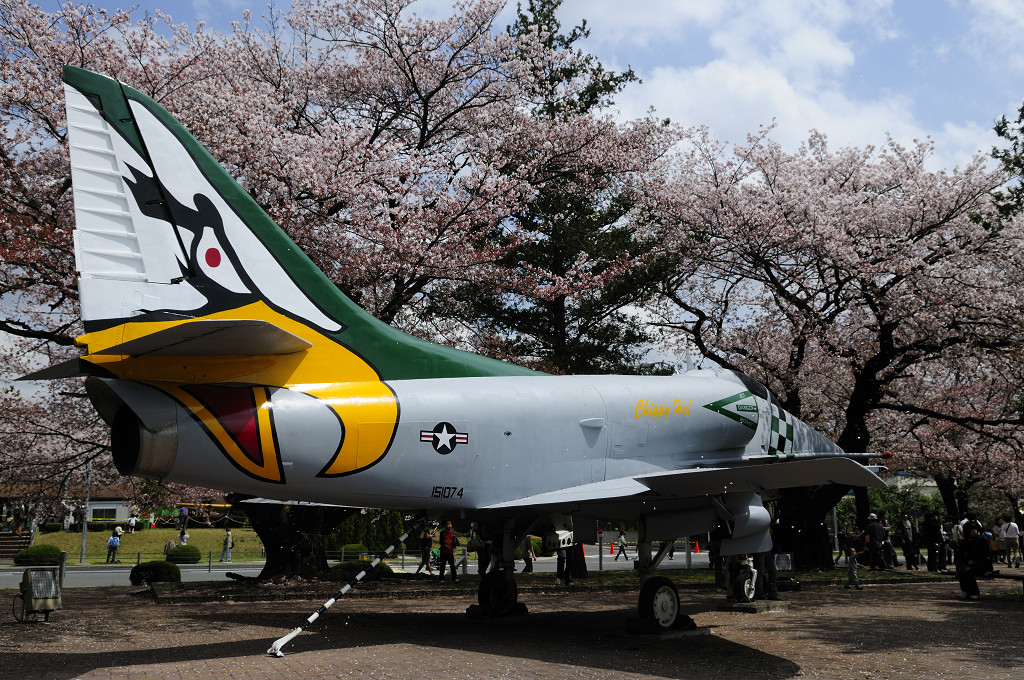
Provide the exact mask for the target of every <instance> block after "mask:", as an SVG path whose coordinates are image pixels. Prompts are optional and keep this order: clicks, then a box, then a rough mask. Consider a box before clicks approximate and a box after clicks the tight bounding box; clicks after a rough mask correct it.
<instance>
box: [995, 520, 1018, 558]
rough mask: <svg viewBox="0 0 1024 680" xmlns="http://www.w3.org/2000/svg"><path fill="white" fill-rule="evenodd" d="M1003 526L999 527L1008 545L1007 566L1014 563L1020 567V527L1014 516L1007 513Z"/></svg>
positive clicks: (1004, 542) (1004, 541) (1005, 543)
mask: <svg viewBox="0 0 1024 680" xmlns="http://www.w3.org/2000/svg"><path fill="white" fill-rule="evenodd" d="M1003 520H1004V521H1003V526H1001V527H1000V528H999V530H1000V533H1001V534H1002V537H1003V544H1004V545H1005V546H1006V566H1007V567H1009V566H1010V565H1013V567H1014V568H1016V569H1019V568H1020V557H1021V555H1020V553H1021V550H1020V527H1018V526H1017V523H1016V522H1014V521H1013V517H1011V516H1009V515H1006V516H1005V517H1003Z"/></svg>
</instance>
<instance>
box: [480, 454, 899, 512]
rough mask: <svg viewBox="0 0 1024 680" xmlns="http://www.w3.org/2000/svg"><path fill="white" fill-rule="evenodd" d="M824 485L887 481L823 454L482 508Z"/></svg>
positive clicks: (619, 482) (546, 507) (568, 506)
mask: <svg viewBox="0 0 1024 680" xmlns="http://www.w3.org/2000/svg"><path fill="white" fill-rule="evenodd" d="M820 484H845V485H849V486H865V487H871V488H879V487H884V486H885V482H884V481H882V480H881V479H880V478H879V477H878V475H876V474H875V473H874V472H872V471H871V470H869V469H867V468H866V467H864V466H863V465H861V464H860V463H858V462H856V461H853V460H850V459H848V458H823V459H816V460H798V461H785V462H778V463H767V464H762V465H744V466H736V467H720V468H696V469H689V470H673V471H671V472H659V473H653V474H650V475H638V476H635V477H623V478H620V479H612V480H607V481H602V482H595V483H593V484H584V485H582V486H577V487H573V488H568V489H558V490H556V491H549V492H546V493H541V494H536V495H533V496H527V497H524V498H518V499H515V500H512V501H506V502H503V503H495V504H494V505H489V506H486V507H485V508H482V509H484V510H525V509H532V510H539V511H545V512H565V511H572V510H581V511H584V512H585V511H586V510H587V509H588V508H591V507H597V506H604V505H610V504H619V503H627V502H630V501H637V500H641V499H642V500H645V501H648V502H651V503H654V502H658V501H659V500H660V501H662V502H665V501H671V500H685V499H692V498H699V497H708V496H719V495H722V494H735V493H747V492H761V491H764V490H766V489H786V488H791V487H799V486H817V485H820Z"/></svg>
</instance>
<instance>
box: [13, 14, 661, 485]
mask: <svg viewBox="0 0 1024 680" xmlns="http://www.w3.org/2000/svg"><path fill="white" fill-rule="evenodd" d="M502 6H503V4H502V3H501V2H497V1H495V0H470V1H467V2H460V3H458V4H457V5H456V6H455V8H454V10H455V11H454V14H453V15H452V16H451V17H449V18H443V19H438V20H426V19H421V18H418V17H417V16H416V15H415V14H414V13H413V11H414V6H413V3H412V2H409V1H407V0H398V1H395V0H349V1H347V2H330V1H328V0H303V1H301V2H298V3H296V4H295V5H294V6H293V7H292V8H291V9H290V10H288V11H281V10H279V9H277V8H276V7H274V6H271V7H270V8H269V9H268V10H267V14H266V15H265V16H263V17H262V18H260V19H259V20H255V19H254V18H253V16H252V15H251V14H249V13H246V14H244V15H243V16H242V17H240V20H239V22H238V23H237V24H236V25H235V27H234V29H233V30H232V31H231V32H230V33H229V34H220V33H217V32H211V31H207V30H206V28H205V27H203V26H198V27H195V28H194V29H190V28H189V27H187V26H186V25H183V24H175V23H173V21H172V20H171V18H170V17H168V16H166V15H164V14H162V13H159V12H157V13H155V14H153V15H151V16H145V17H142V18H141V19H140V18H138V17H136V16H133V15H132V13H130V12H115V13H110V12H106V11H104V10H100V9H96V8H94V7H92V6H74V5H71V4H67V5H65V6H63V7H62V8H61V9H60V10H59V11H57V12H54V13H46V12H43V11H41V10H40V9H38V8H37V7H35V6H33V5H31V4H30V3H28V2H26V1H25V0H12V1H11V2H7V3H4V4H3V6H2V7H0V76H2V77H0V121H2V124H0V134H2V135H3V140H2V142H0V161H2V162H0V173H2V177H0V227H2V231H0V254H2V256H3V261H4V266H3V268H2V272H0V333H2V338H3V342H4V344H3V348H4V351H5V352H6V353H7V354H8V355H9V356H10V357H11V359H12V360H11V361H10V362H8V363H7V370H8V371H10V373H7V372H5V382H7V381H9V380H10V379H12V378H14V377H15V376H17V375H20V374H22V373H24V372H28V371H29V370H31V369H33V368H39V367H40V365H45V364H46V363H49V362H50V361H54V362H56V361H59V360H62V359H66V358H71V357H73V356H75V355H76V354H77V350H76V349H75V347H74V338H75V336H77V335H78V334H80V332H81V328H80V326H79V323H78V310H77V288H76V281H75V273H74V259H73V245H72V237H71V234H72V230H73V226H74V225H73V216H72V204H71V193H70V178H69V165H68V161H67V150H66V130H65V119H64V111H63V97H62V87H61V83H60V72H61V69H62V67H63V66H64V65H65V64H72V65H76V66H81V67H84V68H88V69H91V70H94V71H98V72H100V73H104V74H107V75H109V76H111V77H114V78H117V79H119V80H122V81H124V82H126V83H128V84H130V85H132V86H134V87H136V88H137V89H139V90H141V91H142V92H144V93H145V94H147V95H148V96H150V97H152V98H153V99H154V100H156V101H157V102H159V103H160V104H161V105H163V106H164V107H165V108H167V109H168V110H169V111H170V112H171V113H172V114H173V115H175V116H176V117H177V118H179V119H180V120H181V121H182V123H183V124H184V125H185V127H186V128H187V129H189V130H191V131H192V132H193V133H194V134H195V135H196V136H197V138H199V140H200V141H201V142H202V143H203V144H204V145H205V146H206V147H207V148H208V149H209V150H210V151H211V153H212V154H213V155H214V156H215V157H216V158H217V159H218V160H219V161H220V162H221V163H222V164H223V165H225V167H227V168H228V169H229V171H231V172H232V173H233V174H234V175H235V176H236V177H237V178H238V179H239V181H240V182H242V184H243V185H244V186H245V188H246V189H247V190H248V191H249V192H250V193H251V194H252V195H253V196H254V197H255V198H256V200H257V201H258V202H259V203H260V205H261V206H262V207H263V208H264V209H265V210H267V212H268V213H269V214H270V215H271V216H272V217H273V218H274V219H275V220H276V221H277V222H278V223H279V224H280V225H281V226H282V227H283V228H284V229H285V230H286V231H287V232H288V233H289V234H290V235H291V237H292V238H293V239H294V240H295V241H296V242H297V243H298V244H299V245H300V246H302V247H303V248H304V249H305V250H306V251H307V252H308V253H309V254H310V255H311V257H312V258H313V259H314V261H315V262H316V263H317V264H318V265H319V266H320V267H321V268H322V269H323V270H324V271H325V272H326V273H327V274H328V275H329V276H330V277H331V278H332V279H333V280H334V281H335V282H336V283H337V284H338V285H339V286H340V287H341V288H342V289H343V290H345V291H346V292H348V293H349V294H350V295H351V296H352V297H353V298H355V299H356V300H358V301H359V302H360V303H361V304H362V305H363V306H364V307H366V308H367V309H368V310H369V311H370V312H372V313H373V314H375V315H377V316H378V317H380V318H382V319H384V320H386V321H389V322H391V323H394V324H396V325H399V326H402V327H403V328H405V329H407V330H410V331H412V332H417V333H419V334H421V335H424V336H427V337H430V338H431V339H441V340H444V341H447V342H449V343H452V344H463V345H465V346H468V347H472V346H474V345H475V344H478V341H477V340H476V338H477V337H478V335H479V332H478V329H477V328H474V327H473V326H472V324H471V323H465V322H462V323H452V322H450V321H448V319H447V316H446V317H443V318H442V317H438V316H431V315H430V313H429V312H430V310H431V309H434V308H436V307H435V306H434V305H432V301H433V300H435V299H437V298H439V297H440V298H444V297H445V296H446V295H447V294H448V293H449V292H450V291H452V290H454V289H455V288H457V287H458V286H460V285H462V284H463V283H465V282H466V281H470V280H472V281H488V282H489V283H490V284H491V285H493V286H494V287H495V288H496V289H501V288H502V287H507V286H509V285H510V282H512V281H513V280H514V272H511V271H510V270H509V269H508V268H507V267H505V266H503V264H502V263H501V262H500V258H501V257H502V255H503V254H504V253H506V252H508V251H509V250H510V249H512V248H514V247H516V246H517V245H519V244H520V243H522V242H523V241H524V239H526V238H528V237H529V235H522V234H520V232H521V231H522V230H521V229H520V228H519V226H518V225H516V224H515V223H514V222H511V221H508V220H507V217H508V216H509V215H510V214H514V213H516V212H517V211H522V210H523V209H524V206H525V205H526V204H528V203H529V202H530V201H531V200H533V199H534V197H535V195H536V193H537V192H538V191H539V190H541V189H542V188H543V187H544V186H546V185H548V184H550V183H552V182H555V181H559V180H561V179H562V178H564V177H566V176H571V175H573V174H574V173H578V172H580V171H581V169H589V168H594V167H595V166H596V165H598V161H599V159H601V158H602V157H607V158H609V159H613V160H612V162H614V163H621V159H623V158H628V157H630V155H631V150H632V148H633V147H636V146H638V145H639V144H642V143H646V138H647V137H648V136H649V134H648V133H647V132H646V131H645V130H646V128H647V127H649V125H650V124H649V123H648V122H647V121H639V122H636V123H627V124H616V123H614V122H613V121H611V120H610V119H608V118H598V117H596V116H592V115H583V114H580V115H573V116H571V117H566V118H565V119H558V120H555V119H550V118H540V117H536V116H533V115H531V109H532V108H533V107H534V105H535V103H536V100H535V96H536V93H537V92H538V90H539V87H538V84H537V82H536V78H537V76H538V74H540V73H544V72H548V71H552V70H557V69H559V68H561V67H563V66H564V65H566V64H571V62H572V60H573V59H576V56H575V55H567V54H563V53H560V52H559V51H558V50H555V49H552V48H551V47H550V46H546V45H545V44H544V43H543V41H542V40H540V37H539V36H538V35H536V34H532V33H523V34H520V35H512V34H510V33H508V32H506V31H503V30H498V29H496V27H495V26H494V19H495V17H496V16H497V14H498V12H499V11H500V9H501V8H502ZM584 87H585V83H580V84H573V83H567V84H566V86H565V87H564V88H563V90H562V94H563V96H564V97H565V99H566V101H569V100H571V99H572V97H574V96H575V95H576V93H577V92H579V91H581V90H582V89H583V88H584ZM636 155H637V156H638V157H642V156H643V154H641V153H637V154H636ZM495 231H501V232H502V233H503V234H504V235H505V238H503V239H502V240H500V241H496V240H489V239H487V238H486V237H487V236H489V235H491V234H493V233H494V232H495ZM576 269H577V270H578V271H580V272H584V271H586V267H585V266H580V267H577V268H576ZM593 280H594V279H593V278H591V279H590V281H593ZM573 285H576V284H573ZM80 392H81V388H80V385H78V384H76V383H74V382H73V381H72V382H70V383H63V382H61V383H54V384H52V385H50V386H49V387H46V388H35V387H27V388H22V389H21V391H20V392H19V393H14V392H12V393H9V394H8V395H7V398H8V401H9V404H8V405H9V406H11V409H10V410H8V411H6V412H5V416H4V417H5V427H4V430H3V432H4V435H3V436H7V437H11V438H14V439H16V440H17V444H16V445H12V446H11V447H9V448H7V449H5V450H4V452H3V453H2V454H0V455H2V456H3V457H4V465H6V467H5V468H4V469H5V471H6V472H7V473H9V474H10V477H9V479H10V480H16V479H33V480H36V481H42V480H41V479H37V477H38V475H37V476H33V475H34V474H35V472H41V471H44V470H45V465H43V466H34V465H29V464H28V463H27V461H26V459H24V458H19V456H18V455H17V454H16V451H18V450H19V449H23V448H25V447H29V446H31V447H33V448H34V450H35V451H36V452H37V453H38V456H39V457H40V458H39V460H40V461H45V460H47V459H48V460H52V461H54V465H53V466H52V469H51V470H49V473H48V474H49V475H50V476H51V478H52V479H57V478H61V479H63V477H64V476H66V475H67V474H71V475H72V476H73V477H75V478H76V479H77V481H78V482H79V484H72V486H77V487H81V486H82V485H81V484H80V482H81V474H80V473H81V470H82V469H83V468H84V466H85V461H87V460H90V459H93V458H95V457H96V456H97V455H99V453H100V452H102V450H103V448H104V446H105V444H104V438H105V436H104V434H103V430H102V427H100V426H98V425H97V424H96V421H95V416H94V415H93V414H92V411H91V409H90V408H89V406H88V403H87V400H86V399H84V398H77V397H78V396H80ZM68 394H73V395H75V397H70V398H69V397H67V395H68ZM62 397H63V398H62ZM69 409H71V410H74V411H75V417H73V418H72V417H70V416H69V415H68V414H67V413H66V411H67V410H69ZM18 414H25V417H21V416H20V415H18ZM90 419H91V420H90ZM71 423H80V424H82V425H81V427H82V429H81V430H79V428H78V426H76V427H75V428H69V429H68V430H65V429H62V428H63V427H65V426H67V425H69V424H71ZM86 426H88V427H86ZM44 441H46V442H50V443H49V444H47V445H46V446H43V442H44ZM97 460H99V459H97ZM8 463H9V465H8ZM22 463H24V464H22ZM19 466H20V467H19ZM30 468H31V469H30ZM94 468H95V470H96V472H97V475H99V474H101V473H102V474H106V473H107V472H108V471H109V469H108V468H107V467H103V468H102V469H101V466H100V465H99V464H98V463H97V465H96V466H94ZM16 470H20V472H18V474H15V471H16ZM60 486H61V485H60V484H50V485H49V488H60ZM147 489H148V487H147Z"/></svg>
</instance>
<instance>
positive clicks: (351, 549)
mask: <svg viewBox="0 0 1024 680" xmlns="http://www.w3.org/2000/svg"><path fill="white" fill-rule="evenodd" d="M341 550H343V551H345V556H346V557H355V556H357V555H362V554H364V553H368V552H370V549H369V548H367V547H366V546H365V545H363V544H362V543H347V544H345V545H343V546H341ZM339 552H341V551H339Z"/></svg>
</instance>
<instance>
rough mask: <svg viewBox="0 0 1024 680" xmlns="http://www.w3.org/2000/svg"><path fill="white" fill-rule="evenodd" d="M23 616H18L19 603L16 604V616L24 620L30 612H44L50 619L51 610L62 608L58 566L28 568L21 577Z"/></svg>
mask: <svg viewBox="0 0 1024 680" xmlns="http://www.w3.org/2000/svg"><path fill="white" fill-rule="evenodd" d="M17 597H20V598H21V616H20V617H19V616H18V611H17V603H16V602H15V603H14V604H15V606H14V610H15V611H14V617H15V618H16V619H18V620H19V621H24V620H25V619H26V618H27V617H28V616H29V615H30V614H31V615H35V614H43V615H44V616H45V617H46V618H45V620H46V621H49V620H50V612H52V611H56V610H58V609H61V608H62V604H61V598H60V580H59V578H58V569H57V568H56V567H42V568H39V567H37V568H32V569H26V570H25V573H24V575H23V576H22V577H21V592H20V593H19V594H18V595H17V596H16V598H17Z"/></svg>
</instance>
